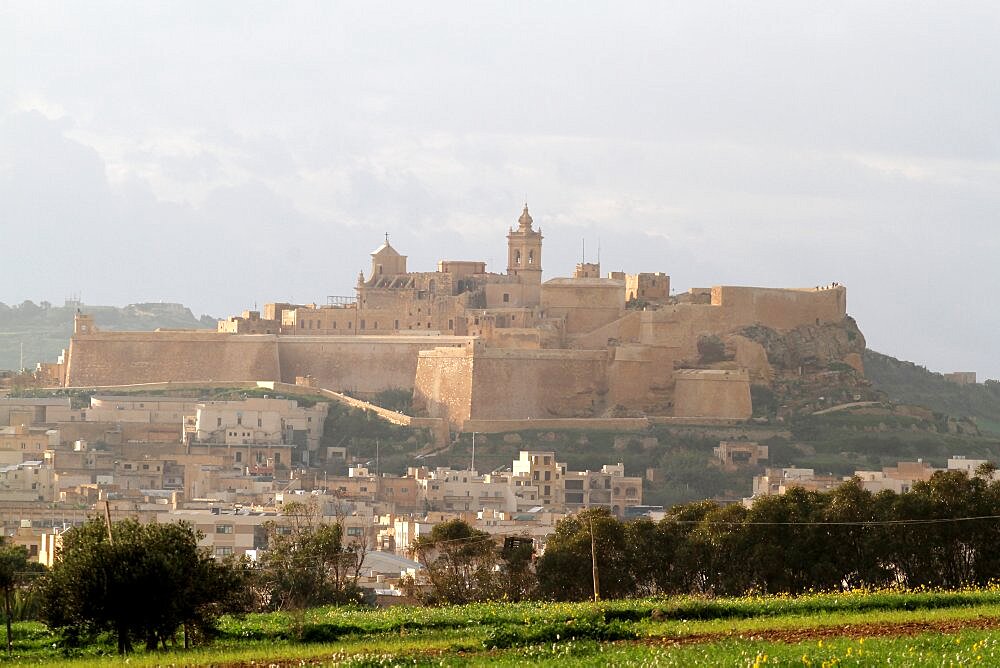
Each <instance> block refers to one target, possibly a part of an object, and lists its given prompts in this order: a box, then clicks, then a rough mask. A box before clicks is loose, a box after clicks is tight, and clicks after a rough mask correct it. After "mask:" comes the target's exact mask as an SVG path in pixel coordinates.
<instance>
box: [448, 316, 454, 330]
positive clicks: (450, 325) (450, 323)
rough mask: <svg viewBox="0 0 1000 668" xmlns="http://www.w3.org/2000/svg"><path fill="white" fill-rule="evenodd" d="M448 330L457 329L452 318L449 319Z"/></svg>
mask: <svg viewBox="0 0 1000 668" xmlns="http://www.w3.org/2000/svg"><path fill="white" fill-rule="evenodd" d="M448 329H455V321H454V320H452V319H451V318H449V319H448Z"/></svg>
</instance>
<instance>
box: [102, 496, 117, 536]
mask: <svg viewBox="0 0 1000 668" xmlns="http://www.w3.org/2000/svg"><path fill="white" fill-rule="evenodd" d="M104 525H105V526H106V527H107V529H108V545H112V546H113V545H114V544H115V539H114V537H112V535H111V504H110V503H109V502H108V501H107V500H105V501H104Z"/></svg>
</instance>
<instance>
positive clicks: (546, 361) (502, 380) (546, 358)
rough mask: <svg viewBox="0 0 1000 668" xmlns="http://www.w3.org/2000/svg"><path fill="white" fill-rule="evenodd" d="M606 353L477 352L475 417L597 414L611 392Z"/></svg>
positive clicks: (474, 395) (561, 351)
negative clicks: (608, 385) (608, 391)
mask: <svg viewBox="0 0 1000 668" xmlns="http://www.w3.org/2000/svg"><path fill="white" fill-rule="evenodd" d="M607 360H608V356H607V352H606V351H603V350H601V351H592V350H497V349H485V350H482V349H481V350H476V351H475V356H474V362H473V381H472V410H471V417H472V418H474V419H482V420H496V419H518V418H532V419H537V418H552V417H563V418H570V417H594V416H595V415H598V414H600V412H601V411H602V410H603V408H604V403H605V395H606V394H607V373H606V372H607Z"/></svg>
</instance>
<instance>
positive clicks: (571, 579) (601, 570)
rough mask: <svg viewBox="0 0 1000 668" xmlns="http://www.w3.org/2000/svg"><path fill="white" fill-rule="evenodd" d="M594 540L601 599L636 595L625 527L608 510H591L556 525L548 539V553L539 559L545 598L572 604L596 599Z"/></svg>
mask: <svg viewBox="0 0 1000 668" xmlns="http://www.w3.org/2000/svg"><path fill="white" fill-rule="evenodd" d="M591 537H593V549H594V552H595V554H596V556H597V559H596V561H597V571H598V583H599V589H598V590H599V592H600V596H601V598H621V597H624V596H629V595H632V594H634V593H635V591H636V583H635V578H634V577H633V575H632V570H631V568H630V546H629V544H628V536H627V534H626V531H625V525H623V524H622V522H620V521H619V520H618V519H617V518H615V517H614V516H613V515H612V514H611V512H610V511H608V509H607V508H591V509H588V510H584V511H581V512H579V513H577V514H575V515H571V516H569V517H567V518H565V519H563V520H560V521H559V523H558V524H556V530H555V533H553V534H552V536H550V537H549V540H548V542H547V543H546V546H545V553H544V554H543V555H542V557H541V558H540V559H539V560H538V588H539V592H540V593H541V594H542V596H544V597H546V598H553V599H557V600H571V601H583V600H586V599H589V598H592V597H593V595H594V578H593V575H594V573H593V562H594V560H593V559H592V558H591Z"/></svg>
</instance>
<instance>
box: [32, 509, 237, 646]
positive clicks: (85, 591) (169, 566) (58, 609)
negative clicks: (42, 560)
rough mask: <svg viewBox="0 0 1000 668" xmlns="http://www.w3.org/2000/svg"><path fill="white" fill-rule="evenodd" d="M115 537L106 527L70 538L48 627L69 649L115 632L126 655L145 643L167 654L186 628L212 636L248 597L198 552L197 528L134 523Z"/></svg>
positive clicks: (94, 526)
mask: <svg viewBox="0 0 1000 668" xmlns="http://www.w3.org/2000/svg"><path fill="white" fill-rule="evenodd" d="M111 534H112V538H113V542H112V541H111V540H109V538H108V530H107V527H106V526H105V524H104V522H102V521H101V520H99V519H92V520H90V521H88V522H87V523H86V524H84V525H82V526H80V527H75V528H73V529H70V530H69V531H67V532H66V533H65V534H63V542H62V547H61V548H60V550H59V551H58V553H57V555H56V561H55V564H54V566H53V568H52V570H51V571H50V572H49V574H48V575H47V577H46V578H45V579H44V581H43V585H42V596H43V603H42V616H43V619H44V620H45V622H46V623H47V624H48V625H49V627H50V628H53V629H57V630H60V631H61V632H62V634H63V637H64V639H65V640H66V641H67V642H70V643H74V642H76V641H78V640H79V639H80V637H81V636H82V635H86V634H93V633H97V632H101V631H111V632H112V633H114V634H115V635H116V637H117V640H118V652H119V654H126V653H129V652H131V651H132V649H133V646H132V641H133V639H137V638H138V639H144V640H145V643H146V648H147V649H155V648H156V647H157V646H158V645H160V644H163V645H164V646H165V645H166V642H167V640H169V639H172V638H173V637H174V636H175V634H176V632H177V629H178V628H179V627H180V626H181V625H184V626H185V629H186V630H187V628H188V627H189V626H190V627H191V629H192V630H195V631H197V632H198V633H200V634H202V635H204V634H205V633H207V632H208V631H209V630H210V628H211V627H212V625H213V624H214V621H215V618H216V616H217V614H218V613H219V612H221V611H222V610H224V609H226V607H227V602H228V601H229V600H230V598H231V597H232V595H233V594H234V592H236V591H237V590H238V589H240V586H241V580H240V578H239V576H238V573H237V572H236V571H235V570H234V569H233V568H232V566H231V565H230V564H227V563H218V562H216V561H214V560H213V559H212V558H211V557H210V556H209V555H208V553H207V551H205V550H202V549H200V548H199V547H198V540H199V537H200V536H199V535H198V533H197V532H196V531H195V530H194V529H193V527H191V525H190V524H187V523H185V522H177V523H173V524H155V523H151V524H141V523H139V522H137V521H135V520H131V519H127V520H122V521H120V522H116V523H115V524H114V525H113V526H112V529H111ZM185 640H187V638H185Z"/></svg>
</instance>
